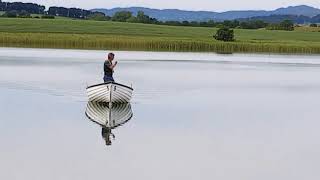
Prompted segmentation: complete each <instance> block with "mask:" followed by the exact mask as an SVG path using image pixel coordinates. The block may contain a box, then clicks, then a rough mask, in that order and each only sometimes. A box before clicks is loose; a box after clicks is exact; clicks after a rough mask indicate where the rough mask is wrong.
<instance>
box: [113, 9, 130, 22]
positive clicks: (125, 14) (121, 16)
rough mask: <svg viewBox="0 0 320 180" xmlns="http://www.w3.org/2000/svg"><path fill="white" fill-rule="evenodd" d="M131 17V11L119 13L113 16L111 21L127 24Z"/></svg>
mask: <svg viewBox="0 0 320 180" xmlns="http://www.w3.org/2000/svg"><path fill="white" fill-rule="evenodd" d="M131 17H132V12H130V11H118V12H116V13H115V14H114V15H113V16H112V18H111V20H112V21H119V22H126V21H127V20H128V19H129V18H131Z"/></svg>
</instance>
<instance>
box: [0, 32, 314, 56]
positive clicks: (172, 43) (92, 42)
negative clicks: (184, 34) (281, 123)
mask: <svg viewBox="0 0 320 180" xmlns="http://www.w3.org/2000/svg"><path fill="white" fill-rule="evenodd" d="M0 46H3V47H33V48H67V49H112V50H147V51H199V52H200V51H212V52H272V53H320V46H319V44H318V43H300V44H293V43H281V42H277V43H272V42H267V43H264V42H241V41H238V42H228V43H224V42H217V41H212V42H202V41H193V40H184V39H180V40H179V39H177V40H174V39H173V40H172V39H170V38H159V37H130V36H110V35H88V34H62V33H1V32H0Z"/></svg>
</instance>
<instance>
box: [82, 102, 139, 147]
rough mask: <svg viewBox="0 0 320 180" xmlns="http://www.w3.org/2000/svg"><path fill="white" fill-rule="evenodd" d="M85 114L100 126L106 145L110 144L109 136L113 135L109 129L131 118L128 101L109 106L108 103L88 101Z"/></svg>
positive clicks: (131, 113)
mask: <svg viewBox="0 0 320 180" xmlns="http://www.w3.org/2000/svg"><path fill="white" fill-rule="evenodd" d="M86 116H87V117H88V118H89V119H90V120H91V121H93V122H95V123H97V124H99V125H100V126H101V127H102V137H103V138H104V139H105V141H106V145H111V139H110V136H112V137H113V138H114V137H115V136H114V135H113V133H112V132H111V130H112V129H115V128H117V127H119V126H122V125H123V124H125V123H126V122H128V121H129V120H130V119H131V118H132V116H133V112H132V109H131V105H130V104H128V103H126V104H113V105H112V106H111V108H110V107H109V103H101V102H89V103H88V105H87V109H86Z"/></svg>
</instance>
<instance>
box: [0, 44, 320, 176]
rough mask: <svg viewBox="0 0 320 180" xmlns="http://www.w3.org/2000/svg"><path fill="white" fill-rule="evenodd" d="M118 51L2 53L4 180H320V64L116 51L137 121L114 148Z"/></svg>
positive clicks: (0, 170) (125, 127) (310, 59)
mask: <svg viewBox="0 0 320 180" xmlns="http://www.w3.org/2000/svg"><path fill="white" fill-rule="evenodd" d="M107 53H108V51H83V50H82V51H81V50H50V49H15V48H0V114H1V119H0V142H1V143H0V179H3V180H21V179H23V180H70V179H76V180H94V179H113V180H127V179H130V180H213V179H218V180H302V179H304V180H318V179H320V153H319V152H320V131H319V129H320V128H319V127H320V56H301V55H295V56H293V55H257V54H251V55H250V54H233V55H218V54H214V53H165V52H160V53H155V52H123V51H122V52H115V54H116V60H117V61H118V62H119V64H118V67H117V69H116V72H115V76H114V77H115V79H116V81H117V82H119V83H123V84H126V85H129V86H131V85H132V87H133V88H134V96H133V99H132V102H131V108H132V109H131V110H132V112H133V117H132V118H131V119H130V120H129V121H128V122H126V123H125V124H122V126H120V127H118V128H116V129H113V130H112V133H113V134H114V135H115V138H114V139H113V138H111V139H112V145H111V146H106V144H105V140H104V139H103V137H102V128H101V127H100V126H99V125H98V124H96V123H94V122H92V121H90V120H89V119H88V118H87V117H86V115H85V111H86V107H87V97H86V92H85V90H86V87H87V86H88V85H93V84H97V83H101V82H102V75H103V62H104V59H105V56H106V54H107Z"/></svg>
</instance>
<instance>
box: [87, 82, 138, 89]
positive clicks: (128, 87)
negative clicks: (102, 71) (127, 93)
mask: <svg viewBox="0 0 320 180" xmlns="http://www.w3.org/2000/svg"><path fill="white" fill-rule="evenodd" d="M108 84H115V85H119V86H122V87H125V88H128V89H131V90H132V91H133V88H132V87H129V86H126V85H123V84H119V83H116V82H106V83H101V84H95V85H92V86H88V87H87V89H90V88H93V87H97V86H102V85H108Z"/></svg>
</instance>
